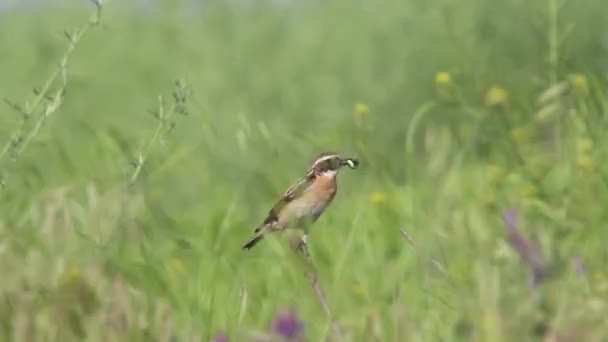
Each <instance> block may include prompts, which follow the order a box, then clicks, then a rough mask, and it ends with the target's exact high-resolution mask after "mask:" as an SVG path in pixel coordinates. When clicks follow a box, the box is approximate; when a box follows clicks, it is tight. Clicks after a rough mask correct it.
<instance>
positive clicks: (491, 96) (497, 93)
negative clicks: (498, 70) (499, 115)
mask: <svg viewBox="0 0 608 342" xmlns="http://www.w3.org/2000/svg"><path fill="white" fill-rule="evenodd" d="M508 101H509V93H508V92H507V91H506V90H505V88H503V87H501V86H498V85H494V86H492V87H490V89H488V91H487V92H486V95H485V97H484V102H485V104H486V106H490V107H492V106H504V105H506V104H507V102H508Z"/></svg>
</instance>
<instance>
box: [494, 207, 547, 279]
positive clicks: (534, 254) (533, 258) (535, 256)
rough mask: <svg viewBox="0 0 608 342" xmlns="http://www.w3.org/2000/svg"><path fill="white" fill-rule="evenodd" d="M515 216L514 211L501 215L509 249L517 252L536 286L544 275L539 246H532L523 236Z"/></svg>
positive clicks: (515, 212) (507, 211) (510, 210)
mask: <svg viewBox="0 0 608 342" xmlns="http://www.w3.org/2000/svg"><path fill="white" fill-rule="evenodd" d="M517 216H518V213H517V211H516V210H515V209H508V210H505V212H504V213H503V220H504V222H505V226H506V231H507V239H508V241H509V244H510V245H511V248H513V250H515V252H517V254H518V255H519V257H520V258H521V259H522V261H523V262H524V263H525V264H526V266H528V268H529V270H530V272H531V276H532V279H533V283H534V284H535V285H537V284H538V282H539V281H540V280H541V278H542V277H543V276H544V275H545V266H544V262H543V260H542V255H541V251H540V246H538V245H537V244H534V243H533V242H532V241H530V240H528V239H527V238H526V237H525V236H524V234H523V233H522V232H521V230H520V229H519V224H518V222H517Z"/></svg>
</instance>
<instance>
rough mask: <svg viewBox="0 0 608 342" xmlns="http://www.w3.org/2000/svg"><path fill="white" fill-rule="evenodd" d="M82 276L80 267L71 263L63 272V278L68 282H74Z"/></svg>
mask: <svg viewBox="0 0 608 342" xmlns="http://www.w3.org/2000/svg"><path fill="white" fill-rule="evenodd" d="M81 278H82V273H81V272H80V268H78V267H77V266H74V265H71V266H69V267H68V269H67V270H66V271H65V273H64V279H65V281H66V282H68V283H76V282H78V281H80V280H81Z"/></svg>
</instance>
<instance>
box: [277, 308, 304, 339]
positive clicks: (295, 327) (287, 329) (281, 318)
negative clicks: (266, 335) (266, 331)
mask: <svg viewBox="0 0 608 342" xmlns="http://www.w3.org/2000/svg"><path fill="white" fill-rule="evenodd" d="M272 330H273V332H275V333H276V334H278V335H280V336H282V337H285V338H297V337H300V336H301V334H302V333H303V332H304V322H302V321H300V320H299V319H298V317H297V316H296V314H295V313H294V312H293V311H287V312H283V313H280V314H278V315H277V316H276V317H275V318H274V320H273V321H272Z"/></svg>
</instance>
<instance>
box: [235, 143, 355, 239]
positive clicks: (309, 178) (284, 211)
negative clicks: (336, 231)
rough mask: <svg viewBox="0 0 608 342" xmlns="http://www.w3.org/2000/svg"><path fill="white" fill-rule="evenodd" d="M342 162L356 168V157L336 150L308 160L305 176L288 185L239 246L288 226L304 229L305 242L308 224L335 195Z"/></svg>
mask: <svg viewBox="0 0 608 342" xmlns="http://www.w3.org/2000/svg"><path fill="white" fill-rule="evenodd" d="M342 166H348V167H350V168H351V169H356V168H357V167H358V166H359V161H358V160H357V159H355V158H343V157H341V156H340V155H339V154H336V153H327V152H326V153H322V154H321V155H320V156H319V157H318V158H317V159H315V161H314V162H313V163H312V165H311V166H310V168H309V169H308V172H307V173H306V176H304V177H303V178H301V179H300V180H298V181H297V182H296V183H295V184H293V185H292V186H290V187H289V188H288V189H287V190H286V191H285V193H284V194H283V196H281V198H280V199H279V201H278V202H277V203H276V204H275V205H274V207H272V209H270V212H269V213H268V216H267V217H266V219H265V220H264V222H263V223H262V224H261V225H260V226H258V227H257V228H256V229H255V232H254V235H253V237H252V238H251V239H250V240H249V241H247V243H245V245H243V249H250V248H252V247H253V246H255V244H257V243H258V242H259V241H260V240H262V238H263V237H264V234H266V233H268V232H272V231H283V230H286V229H291V228H297V229H303V230H304V236H303V238H302V242H303V243H304V244H306V237H307V232H308V227H309V226H310V225H311V224H312V223H313V222H315V221H316V220H317V219H318V218H319V216H321V214H322V213H323V211H324V210H325V208H327V206H328V205H329V204H330V203H331V202H332V200H333V199H334V197H335V196H336V192H337V190H338V183H337V181H336V177H337V175H338V170H340V168H342Z"/></svg>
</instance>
